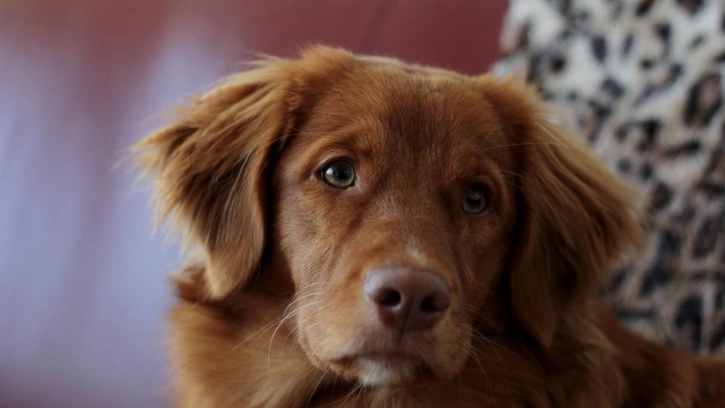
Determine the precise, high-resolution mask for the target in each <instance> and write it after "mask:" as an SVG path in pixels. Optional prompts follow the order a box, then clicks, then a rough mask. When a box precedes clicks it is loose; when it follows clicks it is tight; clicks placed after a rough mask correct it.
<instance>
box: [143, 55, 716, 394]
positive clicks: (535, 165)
mask: <svg viewBox="0 0 725 408" xmlns="http://www.w3.org/2000/svg"><path fill="white" fill-rule="evenodd" d="M546 115H547V112H546V110H545V109H544V108H543V107H542V106H541V105H540V104H539V103H538V102H536V101H535V100H534V99H533V98H532V94H531V93H530V92H529V91H528V90H525V89H523V88H521V87H520V86H519V85H517V84H515V83H514V82H512V81H498V80H496V79H494V78H492V77H490V76H485V75H484V76H481V77H465V76H462V75H458V74H455V73H452V72H448V71H444V70H438V69H432V68H424V67H418V66H411V65H406V64H403V63H400V62H398V61H395V60H391V59H383V58H372V57H355V56H353V55H351V54H349V53H347V52H344V51H341V50H334V49H329V48H322V47H316V48H312V49H309V50H307V51H305V52H304V53H303V56H302V58H301V59H300V60H283V59H267V60H265V61H263V62H261V63H260V64H259V66H258V67H257V68H256V69H254V70H251V71H248V72H244V73H240V74H237V75H235V76H232V77H229V78H228V79H226V80H225V81H224V82H223V83H221V84H220V85H219V86H218V87H217V88H215V89H214V90H212V91H211V92H209V93H208V94H206V95H203V96H201V97H200V98H198V99H196V100H194V101H192V103H191V104H190V105H189V106H187V107H186V108H184V109H182V110H181V111H180V117H179V120H178V121H177V122H176V123H174V124H172V125H171V126H169V127H167V128H165V129H162V130H161V131H159V132H157V133H155V134H153V135H151V136H149V137H148V138H147V139H145V140H143V141H142V142H140V143H139V145H138V146H137V147H138V149H139V151H140V154H141V159H142V162H143V163H144V165H145V166H146V168H147V170H148V171H149V172H151V173H152V174H154V175H155V177H156V183H157V184H156V193H157V198H158V202H159V204H160V214H161V216H162V217H163V218H165V217H166V216H171V217H172V218H173V220H174V222H175V224H176V225H178V226H179V227H180V228H181V229H182V234H183V236H184V238H185V239H186V241H187V243H188V244H190V245H194V246H199V247H200V248H201V249H202V250H203V253H204V259H203V260H202V261H201V262H200V265H199V266H190V267H188V268H186V269H184V270H183V271H181V272H179V273H178V274H177V275H176V277H175V278H174V284H175V288H176V292H177V296H178V298H179V302H178V304H177V306H176V307H175V309H174V311H173V313H172V324H173V326H172V327H173V328H172V333H171V340H172V358H173V361H174V363H175V366H176V369H177V373H178V376H177V379H176V390H177V405H178V406H180V407H195V408H204V407H215V408H221V407H305V406H318V407H319V406H344V407H363V406H369V407H388V406H390V407H438V406H449V407H488V406H491V407H503V406H518V407H640V406H648V407H715V406H725V391H724V390H723V389H724V388H725V367H724V366H723V365H722V363H716V362H714V361H709V360H706V359H704V358H703V359H697V358H694V357H691V356H688V355H686V354H683V353H680V352H677V351H674V350H670V349H667V348H665V347H663V346H659V345H656V344H653V343H650V342H647V341H645V340H643V339H641V338H640V337H638V336H636V335H634V334H632V333H630V332H628V331H626V330H625V329H624V328H622V327H621V326H620V325H619V324H618V323H617V322H616V320H615V319H614V318H613V317H612V316H611V315H610V313H609V311H608V310H607V309H606V307H605V306H603V305H601V304H600V303H599V301H598V300H597V298H596V290H597V287H598V284H599V282H600V281H601V280H602V279H603V277H604V275H605V274H606V272H607V271H608V270H609V266H610V264H611V262H612V261H613V260H615V259H616V257H617V256H618V254H619V253H620V252H622V251H624V250H626V249H628V248H631V247H632V246H634V245H636V244H637V242H638V239H639V233H640V231H639V228H638V225H637V220H636V214H637V212H636V210H635V204H634V200H635V199H634V195H633V194H632V193H631V191H630V190H629V189H628V188H627V187H626V186H625V185H623V184H622V183H621V182H620V181H619V180H617V179H616V178H615V177H613V176H612V175H611V174H610V173H609V172H608V171H607V170H606V169H605V168H604V167H603V165H602V164H600V163H599V162H598V161H597V160H596V159H595V158H594V157H593V156H592V154H591V153H589V152H588V151H587V149H586V148H585V147H584V146H583V145H582V144H581V143H580V142H578V141H577V140H576V138H573V137H570V136H569V135H567V134H566V133H565V132H563V131H562V130H561V129H559V128H557V127H556V126H555V125H553V124H551V123H550V122H549V121H548V120H547V118H546ZM340 158H344V159H345V160H348V161H350V162H352V163H354V165H355V171H356V173H357V176H356V177H357V179H356V183H357V184H355V185H354V187H352V188H349V189H344V190H341V189H335V188H331V187H330V186H327V185H325V184H324V182H323V181H321V179H320V177H319V175H320V169H321V168H322V167H324V165H325V164H327V163H330V161H331V160H337V159H340ZM472 185H477V186H483V188H484V189H485V191H486V192H487V194H488V200H489V202H490V204H489V207H488V208H487V209H486V210H485V211H484V212H483V213H481V214H468V213H464V212H463V211H462V210H461V205H460V200H461V197H463V195H464V193H465V192H466V191H468V190H467V189H468V188H469V186H472ZM381 265H382V266H385V265H403V266H406V267H415V268H425V269H426V270H433V271H435V272H436V273H437V274H438V275H439V276H440V277H441V278H442V279H444V280H445V282H446V283H447V285H448V286H449V287H450V290H451V303H450V307H449V309H448V310H447V312H446V314H445V316H444V317H443V318H442V320H440V322H438V323H437V324H436V325H435V326H434V327H433V328H431V329H430V330H424V331H418V332H413V333H406V334H404V335H401V337H396V338H393V337H390V336H388V333H387V332H386V331H384V330H382V329H381V328H380V327H379V322H378V321H377V320H376V318H375V317H374V316H373V315H372V314H371V313H370V311H369V310H368V309H367V308H366V306H365V301H364V299H363V295H362V282H363V280H364V277H365V274H366V273H367V272H368V271H370V270H372V269H374V268H378V267H380V266H381ZM400 351H404V353H405V354H404V355H405V358H404V359H403V360H401V361H399V362H398V363H396V364H392V363H391V364H387V363H380V364H377V363H376V364H372V365H365V364H364V363H363V362H362V360H361V358H362V357H365V356H368V355H369V354H370V353H373V354H375V353H378V354H379V353H382V355H385V356H387V355H388V354H386V353H389V352H390V353H397V352H400ZM378 354H376V355H378ZM361 356H362V357H361ZM386 358H387V357H386ZM396 361H397V360H396Z"/></svg>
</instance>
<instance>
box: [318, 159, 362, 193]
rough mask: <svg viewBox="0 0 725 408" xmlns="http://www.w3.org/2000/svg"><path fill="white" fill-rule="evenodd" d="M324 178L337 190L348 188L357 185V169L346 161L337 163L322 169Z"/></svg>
mask: <svg viewBox="0 0 725 408" xmlns="http://www.w3.org/2000/svg"><path fill="white" fill-rule="evenodd" d="M322 178H323V179H324V180H325V182H327V184H329V185H331V186H333V187H337V188H348V187H351V186H352V185H353V184H355V168H354V167H353V166H352V164H351V163H349V162H346V161H342V160H341V161H336V162H333V163H330V164H328V165H327V166H325V168H323V169H322Z"/></svg>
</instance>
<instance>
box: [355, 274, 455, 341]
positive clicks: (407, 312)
mask: <svg viewBox="0 0 725 408" xmlns="http://www.w3.org/2000/svg"><path fill="white" fill-rule="evenodd" d="M364 290H365V296H366V298H367V299H368V301H369V302H370V304H371V305H372V307H374V308H375V309H376V312H377V315H378V317H379V319H380V321H381V322H382V323H383V325H385V326H386V327H388V328H391V329H394V330H397V331H399V332H401V333H409V332H413V331H420V330H428V329H430V328H431V327H433V326H434V325H435V324H436V323H438V321H440V320H441V318H442V317H443V315H444V314H445V311H446V310H448V306H450V304H451V289H450V287H449V286H448V283H446V281H445V280H444V279H443V277H441V276H440V275H439V274H437V273H435V272H433V271H429V270H426V269H415V268H405V267H397V268H378V269H374V270H372V271H370V272H368V275H367V278H366V279H365V286H364Z"/></svg>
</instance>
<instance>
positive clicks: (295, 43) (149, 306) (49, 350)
mask: <svg viewBox="0 0 725 408" xmlns="http://www.w3.org/2000/svg"><path fill="white" fill-rule="evenodd" d="M506 7H507V2H506V1H504V0H335V1H333V0H241V1H235V2H233V1H204V2H201V1H197V2H191V1H164V0H145V1H140V0H137V1H133V0H126V1H124V0H117V1H116V0H108V1H72V0H55V1H54V0H44V1H43V0H0V78H1V80H0V407H2V408H25V407H54V408H64V407H73V408H82V407H104V408H113V407H165V406H168V399H167V398H166V387H167V384H168V380H169V377H170V376H169V372H168V369H167V363H166V357H165V348H164V333H165V331H166V329H167V325H166V321H165V315H166V313H167V311H168V309H169V306H170V303H171V299H170V296H169V290H168V287H167V284H166V280H165V276H166V274H167V273H169V272H171V271H173V270H174V269H175V268H177V267H178V263H177V255H178V249H177V248H176V247H175V246H174V245H173V244H168V243H165V242H164V239H163V234H159V235H157V236H152V235H151V231H152V221H151V218H152V215H151V211H150V206H149V205H148V194H147V189H146V188H145V186H144V185H143V184H141V185H138V184H136V185H135V184H134V178H135V175H134V174H133V171H132V169H131V168H130V165H129V163H128V162H121V159H122V158H123V156H124V150H125V149H126V148H127V147H129V146H130V145H131V144H133V143H134V142H135V141H137V140H138V139H140V138H141V137H143V136H144V135H145V134H146V133H147V132H149V131H150V130H152V129H153V128H155V127H157V126H159V123H154V122H153V121H151V122H150V121H149V119H150V118H153V117H154V115H155V114H157V113H159V112H162V111H163V110H165V109H167V108H169V107H170V106H172V105H173V104H175V103H177V102H179V101H181V100H182V98H184V97H185V96H189V95H191V94H194V93H198V92H201V91H204V90H206V89H208V86H209V84H211V83H212V82H213V81H214V80H216V79H217V78H219V77H220V76H222V75H224V74H227V73H230V72H233V71H236V70H240V69H243V68H244V66H245V61H248V60H249V59H251V58H253V57H254V53H257V52H262V53H268V54H276V55H283V56H294V55H295V54H296V52H297V50H298V49H299V47H300V46H301V45H304V44H312V43H318V42H319V43H325V44H328V45H337V46H342V47H345V48H348V49H350V50H352V51H356V52H362V53H375V54H384V55H389V56H394V57H398V58H402V59H405V60H408V61H412V62H418V63H423V64H432V65H438V66H443V67H447V68H451V69H454V70H459V71H462V72H465V73H470V74H473V73H481V72H484V71H486V70H487V68H488V67H489V66H490V64H491V63H492V62H493V61H494V60H495V59H496V57H497V56H498V54H499V52H498V49H499V48H498V43H499V31H500V27H501V21H502V18H503V15H504V13H505V11H506ZM119 163H120V164H119Z"/></svg>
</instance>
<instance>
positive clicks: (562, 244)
mask: <svg viewBox="0 0 725 408" xmlns="http://www.w3.org/2000/svg"><path fill="white" fill-rule="evenodd" d="M481 85H482V87H483V89H484V93H485V94H486V95H487V97H488V98H490V100H491V102H492V104H493V105H494V107H495V109H497V111H498V112H499V115H500V119H501V122H502V125H503V126H504V128H506V129H507V132H508V134H509V139H510V140H511V145H512V147H513V148H514V149H515V151H516V160H517V162H518V163H517V165H518V168H517V169H516V175H515V176H514V177H515V178H516V179H515V180H514V182H515V184H516V185H517V186H518V188H517V194H518V197H517V224H518V225H517V229H516V232H515V234H514V239H513V241H512V244H511V245H512V254H511V258H510V260H511V263H510V266H511V267H510V273H511V275H510V281H509V283H510V295H511V302H512V307H513V311H514V314H515V315H516V317H517V318H518V320H519V321H520V322H521V324H522V326H523V327H524V328H525V329H526V330H527V331H528V332H529V333H530V334H531V335H532V336H533V337H534V338H535V339H536V340H537V341H538V342H539V343H540V344H541V345H542V346H544V347H546V346H548V345H550V344H551V342H552V339H553V337H554V334H555V332H556V328H557V325H558V324H559V323H561V319H562V318H565V317H566V316H567V315H568V314H571V313H576V310H577V306H581V305H582V303H581V301H583V300H586V299H588V298H590V297H591V296H594V294H595V291H596V290H597V288H598V286H599V285H600V284H601V281H602V279H603V277H604V276H605V274H606V273H607V272H608V270H609V268H610V267H611V266H612V263H613V261H614V260H615V259H616V257H617V256H618V255H619V254H620V253H621V252H622V251H624V250H625V249H627V248H631V247H633V246H636V245H637V244H639V242H640V237H641V231H640V227H639V225H638V214H639V213H638V210H637V209H636V206H635V198H636V194H635V193H634V192H633V190H632V189H631V188H630V187H629V186H627V185H626V184H624V183H623V182H622V181H620V180H619V179H618V178H616V177H615V176H614V175H612V174H611V173H610V172H609V171H608V170H607V169H606V168H605V166H604V165H603V163H601V162H600V161H599V160H598V159H597V158H596V157H595V156H594V155H593V154H592V153H591V152H590V151H589V149H588V148H587V147H586V145H585V144H584V143H583V142H582V141H581V140H579V138H577V137H576V136H573V135H570V134H567V132H566V131H564V130H563V129H561V128H559V127H558V126H556V125H554V124H553V123H551V122H550V121H549V120H548V119H547V117H546V116H547V113H549V112H547V110H546V109H545V108H544V107H543V106H542V105H540V104H539V103H537V102H536V101H535V100H534V98H533V93H532V92H530V91H529V90H527V89H524V88H523V87H521V86H520V85H518V84H516V83H514V82H513V81H510V80H508V81H501V82H499V81H497V80H495V79H493V78H491V77H483V78H481Z"/></svg>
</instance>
